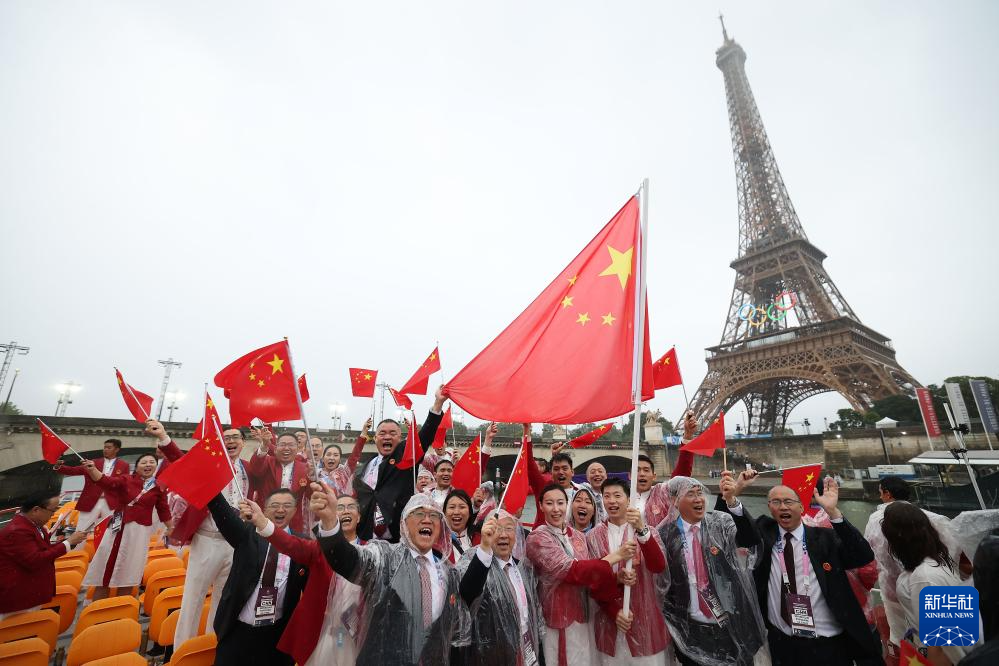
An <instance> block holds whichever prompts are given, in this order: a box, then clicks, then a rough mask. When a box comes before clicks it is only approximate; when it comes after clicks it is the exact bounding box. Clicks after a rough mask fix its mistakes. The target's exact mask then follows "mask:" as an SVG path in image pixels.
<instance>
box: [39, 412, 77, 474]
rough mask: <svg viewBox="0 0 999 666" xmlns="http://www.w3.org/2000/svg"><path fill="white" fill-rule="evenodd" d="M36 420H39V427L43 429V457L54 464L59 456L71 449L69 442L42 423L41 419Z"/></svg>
mask: <svg viewBox="0 0 999 666" xmlns="http://www.w3.org/2000/svg"><path fill="white" fill-rule="evenodd" d="M35 420H36V421H38V429H39V430H41V431H42V458H44V459H45V461H46V462H48V463H51V464H53V465H54V464H55V463H56V461H57V460H59V457H60V456H62V454H63V453H65V452H66V450H67V449H69V444H67V443H66V442H64V441H62V437H60V436H59V435H57V434H55V432H53V431H52V428H50V427H48V426H47V425H45V424H44V423H42V420H41V419H35Z"/></svg>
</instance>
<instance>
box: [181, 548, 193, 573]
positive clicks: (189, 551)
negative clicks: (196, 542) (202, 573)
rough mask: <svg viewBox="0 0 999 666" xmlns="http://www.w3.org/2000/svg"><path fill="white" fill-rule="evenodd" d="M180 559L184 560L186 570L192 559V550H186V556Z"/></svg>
mask: <svg viewBox="0 0 999 666" xmlns="http://www.w3.org/2000/svg"><path fill="white" fill-rule="evenodd" d="M180 559H182V560H183V561H184V568H185V569H186V568H187V563H188V561H190V559H191V549H190V548H184V554H183V555H182V556H181V558H180Z"/></svg>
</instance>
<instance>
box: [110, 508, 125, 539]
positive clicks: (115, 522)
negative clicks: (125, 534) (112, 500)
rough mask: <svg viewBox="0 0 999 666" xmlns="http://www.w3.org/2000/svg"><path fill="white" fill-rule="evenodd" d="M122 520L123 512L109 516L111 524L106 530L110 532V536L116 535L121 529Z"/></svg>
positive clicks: (116, 512)
mask: <svg viewBox="0 0 999 666" xmlns="http://www.w3.org/2000/svg"><path fill="white" fill-rule="evenodd" d="M124 518H125V514H124V512H123V511H115V512H114V515H113V516H111V523H110V524H109V525H108V530H110V532H111V534H116V533H117V532H118V531H119V530H120V529H121V524H122V522H123V521H124Z"/></svg>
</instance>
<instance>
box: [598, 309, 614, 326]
mask: <svg viewBox="0 0 999 666" xmlns="http://www.w3.org/2000/svg"><path fill="white" fill-rule="evenodd" d="M600 316H601V318H603V320H604V323H605V324H607V325H608V326H613V325H614V320H616V319H617V317H615V316H614V315H612V314H611V313H610V312H608V313H607V314H605V315H600Z"/></svg>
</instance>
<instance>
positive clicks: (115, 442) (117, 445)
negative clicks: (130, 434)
mask: <svg viewBox="0 0 999 666" xmlns="http://www.w3.org/2000/svg"><path fill="white" fill-rule="evenodd" d="M104 443H105V444H111V445H112V446H114V447H115V448H116V449H120V448H121V440H120V439H115V438H113V437H112V438H111V439H105V440H104Z"/></svg>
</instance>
